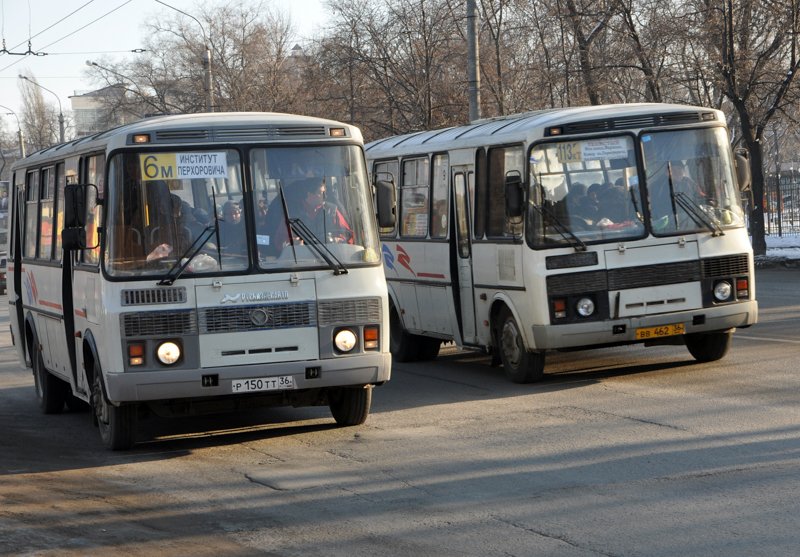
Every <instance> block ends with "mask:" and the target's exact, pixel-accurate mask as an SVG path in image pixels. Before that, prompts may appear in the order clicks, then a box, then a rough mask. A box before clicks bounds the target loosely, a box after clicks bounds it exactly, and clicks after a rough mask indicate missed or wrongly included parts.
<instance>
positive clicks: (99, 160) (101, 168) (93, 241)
mask: <svg viewBox="0 0 800 557" xmlns="http://www.w3.org/2000/svg"><path fill="white" fill-rule="evenodd" d="M83 172H84V174H83V175H84V182H85V183H88V184H94V185H96V186H97V187H95V188H86V245H87V246H88V247H87V248H86V249H84V250H83V252H82V259H81V260H82V262H83V263H86V264H87V265H97V264H98V263H99V262H100V237H99V235H98V228H99V227H100V226H101V223H100V205H98V204H97V198H98V197H102V196H103V192H104V190H105V188H104V176H105V155H94V156H90V157H87V158H86V159H85V160H84V169H83Z"/></svg>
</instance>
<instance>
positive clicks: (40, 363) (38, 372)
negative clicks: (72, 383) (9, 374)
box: [31, 346, 69, 414]
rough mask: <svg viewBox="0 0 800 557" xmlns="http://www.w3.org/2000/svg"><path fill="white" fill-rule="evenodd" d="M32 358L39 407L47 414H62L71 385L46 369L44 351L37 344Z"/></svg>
mask: <svg viewBox="0 0 800 557" xmlns="http://www.w3.org/2000/svg"><path fill="white" fill-rule="evenodd" d="M31 359H32V361H33V383H34V386H35V387H36V399H37V400H38V402H39V409H40V410H41V411H42V412H43V413H45V414H60V413H61V412H63V411H64V403H65V402H66V400H67V395H68V394H69V385H67V384H66V383H65V382H64V381H62V380H61V379H59V378H58V377H56V376H55V375H53V374H52V373H50V372H49V371H47V369H45V367H44V360H43V359H42V353H41V351H39V348H38V347H36V346H34V348H33V353H32V354H31Z"/></svg>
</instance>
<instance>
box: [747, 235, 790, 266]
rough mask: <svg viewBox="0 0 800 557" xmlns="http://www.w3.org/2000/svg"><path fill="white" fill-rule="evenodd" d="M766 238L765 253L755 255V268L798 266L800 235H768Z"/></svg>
mask: <svg viewBox="0 0 800 557" xmlns="http://www.w3.org/2000/svg"><path fill="white" fill-rule="evenodd" d="M766 240H767V254H766V255H757V256H756V257H755V264H756V267H757V268H768V267H787V268H792V269H795V268H800V236H782V237H779V236H776V235H769V236H767V237H766Z"/></svg>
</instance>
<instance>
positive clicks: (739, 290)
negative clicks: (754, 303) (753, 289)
mask: <svg viewBox="0 0 800 557" xmlns="http://www.w3.org/2000/svg"><path fill="white" fill-rule="evenodd" d="M736 297H737V298H740V299H741V298H749V297H750V282H749V281H748V280H747V277H743V278H737V279H736Z"/></svg>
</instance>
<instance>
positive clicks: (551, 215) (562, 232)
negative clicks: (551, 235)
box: [531, 203, 586, 251]
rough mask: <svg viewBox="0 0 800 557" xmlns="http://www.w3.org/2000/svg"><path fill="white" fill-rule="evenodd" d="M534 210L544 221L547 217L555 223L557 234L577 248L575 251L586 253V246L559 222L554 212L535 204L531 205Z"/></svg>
mask: <svg viewBox="0 0 800 557" xmlns="http://www.w3.org/2000/svg"><path fill="white" fill-rule="evenodd" d="M531 205H533V208H534V209H536V210H537V211H538V212H539V215H541V217H542V219H544V217H545V216H547V217H548V218H549V219H550V221H551V222H552V223H553V228H555V229H556V232H558V233H559V235H561V237H562V238H564V239H565V240H566V241H567V243H568V244H569V245H571V246H572V247H573V248H575V251H586V244H585V243H584V242H583V240H581V239H580V238H578V237H577V236H576V235H575V233H574V232H572V230H570V229H569V227H568V226H567V225H565V224H564V223H563V222H561V221H560V220H559V218H558V217H557V216H556V215H555V213H554V212H553V211H551V210H550V209H548V208H545V206H544V205H536V204H535V203H531Z"/></svg>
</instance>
